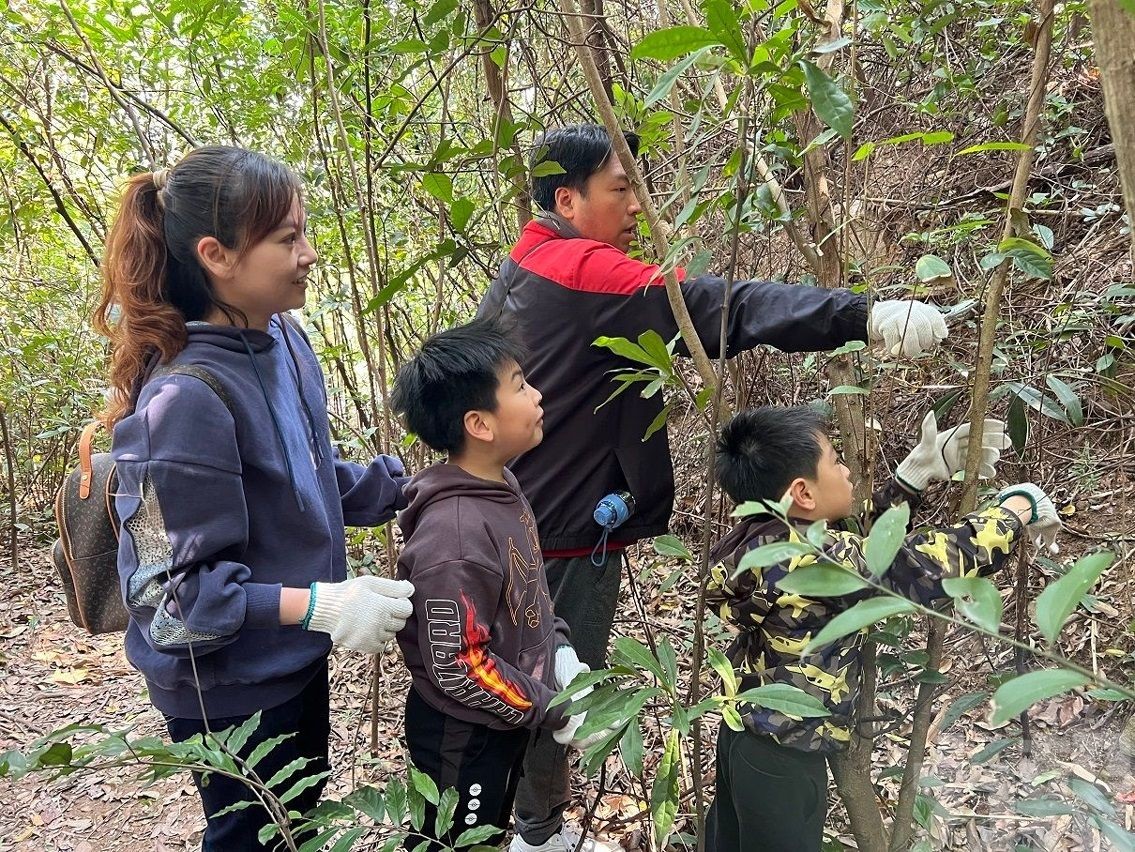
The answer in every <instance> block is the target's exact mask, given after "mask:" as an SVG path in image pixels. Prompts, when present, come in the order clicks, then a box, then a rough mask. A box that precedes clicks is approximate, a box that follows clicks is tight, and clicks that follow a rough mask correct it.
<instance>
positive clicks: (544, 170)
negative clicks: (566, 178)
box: [532, 160, 566, 178]
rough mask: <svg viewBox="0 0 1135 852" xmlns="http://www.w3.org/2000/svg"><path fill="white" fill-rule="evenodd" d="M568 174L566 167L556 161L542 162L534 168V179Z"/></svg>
mask: <svg viewBox="0 0 1135 852" xmlns="http://www.w3.org/2000/svg"><path fill="white" fill-rule="evenodd" d="M562 174H566V172H565V170H564V167H563V166H561V165H560V164H559V163H557V162H556V161H555V160H542V161H541V162H539V163H537V164H536V165H535V166H534V167H533V168H532V177H534V178H541V177H549V176H551V175H562Z"/></svg>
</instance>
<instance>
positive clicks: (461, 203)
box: [449, 198, 476, 231]
mask: <svg viewBox="0 0 1135 852" xmlns="http://www.w3.org/2000/svg"><path fill="white" fill-rule="evenodd" d="M475 209H476V208H475V206H474V204H473V200H472V199H470V198H455V199H454V200H453V203H452V204H450V205H449V221H450V222H452V223H453V227H454V228H456V229H457V230H458V231H464V230H465V226H466V225H468V224H469V220H470V219H471V218H472V217H473V211H474V210H475Z"/></svg>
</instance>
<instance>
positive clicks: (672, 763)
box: [650, 730, 679, 849]
mask: <svg viewBox="0 0 1135 852" xmlns="http://www.w3.org/2000/svg"><path fill="white" fill-rule="evenodd" d="M678 759H679V753H678V732H677V731H676V730H671V731H670V733H669V735H667V737H666V750H665V751H664V752H663V753H662V762H661V763H660V764H659V765H658V772H657V774H656V775H655V776H654V786H653V787H652V788H651V791H650V815H651V817H652V818H653V820H654V845H655V848H656V849H664V848H665V847H666V841H667V839H668V838H669V837H670V829H671V828H672V827H673V825H674V817H675V816H676V815H677V813H678V770H679V766H678Z"/></svg>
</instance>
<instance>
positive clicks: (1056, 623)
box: [1036, 550, 1115, 642]
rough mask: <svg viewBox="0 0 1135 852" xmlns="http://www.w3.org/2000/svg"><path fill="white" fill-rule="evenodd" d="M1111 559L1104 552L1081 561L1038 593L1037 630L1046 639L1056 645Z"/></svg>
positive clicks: (1085, 557)
mask: <svg viewBox="0 0 1135 852" xmlns="http://www.w3.org/2000/svg"><path fill="white" fill-rule="evenodd" d="M1114 559H1115V554H1114V553H1110V552H1109V551H1106V550H1101V551H1099V552H1097V553H1090V554H1088V555H1087V556H1084V557H1081V558H1080V559H1079V560H1077V562H1076V564H1075V565H1073V566H1072V567H1071V568H1070V569H1068V573H1067V574H1065V575H1064V576H1063V577H1061V578H1060V579H1059V580H1057V581H1056V582H1055V583H1051V584H1049V586H1048V587H1047V588H1046V589H1045V590H1044V591H1043V592H1041V593H1040V597H1038V598H1037V601H1036V626H1037V627H1038V628H1039V629H1040V632H1041V634H1042V635H1043V636H1044V638H1045V639H1047V640H1048V641H1049V642H1055V641H1056V637H1057V636H1058V635H1059V634H1060V631H1061V629H1062V628H1063V627H1064V622H1065V621H1067V620H1068V616H1070V615H1071V614H1072V610H1074V609H1075V608H1076V607H1077V606H1078V605H1079V603H1080V601H1081V600H1082V599H1083V597H1084V595H1085V594H1087V592H1088V590H1089V589H1091V588H1092V586H1094V585H1095V584H1096V581H1097V580H1098V579H1099V578H1100V574H1102V573H1103V572H1104V571H1105V570H1107V567H1108V566H1109V565H1111V563H1112V561H1114Z"/></svg>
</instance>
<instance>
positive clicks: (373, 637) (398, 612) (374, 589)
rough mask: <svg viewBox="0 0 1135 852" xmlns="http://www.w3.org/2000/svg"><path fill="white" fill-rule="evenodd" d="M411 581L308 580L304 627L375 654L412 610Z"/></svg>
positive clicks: (412, 588) (367, 579)
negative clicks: (308, 599) (325, 581)
mask: <svg viewBox="0 0 1135 852" xmlns="http://www.w3.org/2000/svg"><path fill="white" fill-rule="evenodd" d="M412 594H414V585H413V584H412V583H408V582H407V581H405V580H389V579H387V578H386V577H372V576H370V575H364V576H362V577H352V578H351V579H350V580H344V581H343V582H341V583H312V584H311V603H310V604H309V605H308V610H307V611H308V615H307V617H306V618H305V619H304V620H303V622H301V626H302V627H303V629H304V630H316V631H319V632H321V633H330V634H331V641H332V642H334V643H335V644H336V645H342V646H343V647H344V648H350V649H351V650H352V651H362V652H363V653H365V654H377V653H378V652H380V651H381V650H382V648H383V646H384V645H386V643H387V642H389V641H390V640H391V639H393V638H394V634H395V633H397V632H398V631H399V630H401V629H402V628H403V627H405V626H406V619H407V618H409V617H410V613H412V612H413V611H414V606H413V604H411V603H410V595H412Z"/></svg>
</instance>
